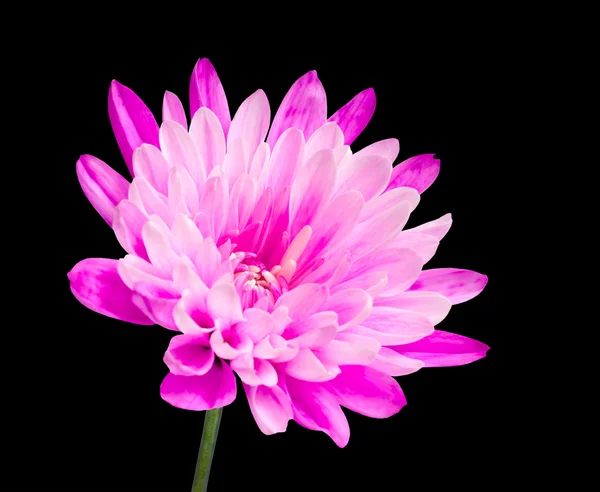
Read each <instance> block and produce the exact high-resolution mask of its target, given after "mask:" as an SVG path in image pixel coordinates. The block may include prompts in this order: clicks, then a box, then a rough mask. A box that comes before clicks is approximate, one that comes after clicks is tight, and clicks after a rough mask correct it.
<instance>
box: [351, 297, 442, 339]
mask: <svg viewBox="0 0 600 492" xmlns="http://www.w3.org/2000/svg"><path fill="white" fill-rule="evenodd" d="M349 331H351V332H353V333H357V334H359V335H366V336H371V337H373V338H374V339H375V340H377V341H378V342H379V343H381V345H384V346H386V345H398V344H403V343H411V342H414V341H416V340H420V339H421V338H424V337H426V336H428V335H430V334H431V333H433V324H431V322H430V321H429V320H428V319H427V318H426V317H425V316H420V315H418V314H415V313H411V312H409V311H402V310H400V309H394V308H388V307H381V306H375V307H374V308H373V309H372V310H371V315H370V316H369V317H368V318H367V319H366V320H365V321H363V323H362V325H361V326H356V327H352V328H349Z"/></svg>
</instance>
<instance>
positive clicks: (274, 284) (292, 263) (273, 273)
mask: <svg viewBox="0 0 600 492" xmlns="http://www.w3.org/2000/svg"><path fill="white" fill-rule="evenodd" d="M311 235H312V229H311V228H310V226H304V227H303V228H302V229H301V230H300V232H299V233H298V234H297V236H296V237H295V238H294V240H293V241H292V242H291V243H290V245H289V246H288V248H287V249H286V251H285V253H284V254H283V256H282V257H281V259H280V261H279V263H280V264H278V265H275V266H273V267H272V268H271V269H267V267H266V265H265V264H264V263H263V262H262V261H260V260H259V259H258V257H257V255H256V254H254V253H246V252H235V253H232V255H233V256H234V257H235V259H236V260H237V264H236V266H235V269H234V278H235V286H236V288H237V291H238V294H239V296H240V299H241V301H242V307H243V309H247V308H249V307H252V306H254V305H255V304H256V303H257V302H261V307H262V308H266V309H270V308H272V307H273V305H274V304H275V302H276V301H277V299H279V296H281V294H283V293H284V292H287V291H288V284H289V282H290V280H291V279H292V277H293V276H294V273H295V272H296V267H297V261H298V258H299V257H300V255H301V254H302V253H303V251H304V249H305V248H306V245H307V244H308V241H309V240H310V237H311Z"/></svg>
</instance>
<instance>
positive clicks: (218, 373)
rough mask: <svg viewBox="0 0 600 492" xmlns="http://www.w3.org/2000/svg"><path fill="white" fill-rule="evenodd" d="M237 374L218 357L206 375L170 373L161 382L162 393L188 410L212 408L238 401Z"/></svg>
mask: <svg viewBox="0 0 600 492" xmlns="http://www.w3.org/2000/svg"><path fill="white" fill-rule="evenodd" d="M235 394H236V385H235V376H234V375H233V372H232V370H231V368H230V367H229V366H228V365H227V364H226V363H225V362H222V361H218V360H216V361H215V363H214V365H213V366H212V368H211V369H210V371H208V372H207V373H206V374H204V375H203V376H176V375H175V374H171V373H169V374H167V376H166V377H165V379H164V380H163V382H162V384H161V385H160V396H161V397H162V398H163V400H165V401H166V402H168V403H170V404H171V405H173V406H175V407H178V408H183V409H185V410H212V409H213V408H220V407H224V406H225V405H229V404H230V403H231V402H233V400H235Z"/></svg>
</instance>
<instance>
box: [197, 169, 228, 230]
mask: <svg viewBox="0 0 600 492" xmlns="http://www.w3.org/2000/svg"><path fill="white" fill-rule="evenodd" d="M228 201H229V189H228V186H227V180H226V179H225V178H224V177H223V176H215V177H212V178H209V179H208V180H207V181H206V186H205V187H204V193H203V195H202V199H201V201H200V210H202V213H203V214H205V215H206V217H207V218H208V224H209V225H210V230H211V233H210V234H207V233H205V232H204V231H203V230H202V229H201V228H200V224H199V223H198V220H197V218H196V224H197V225H198V227H199V228H200V231H201V232H202V235H203V236H204V237H206V236H207V235H212V236H213V238H214V239H215V240H216V239H218V238H219V237H220V235H221V232H222V231H223V227H224V226H225V224H226V223H227V222H226V221H227V214H226V213H223V212H224V211H225V210H227V203H228Z"/></svg>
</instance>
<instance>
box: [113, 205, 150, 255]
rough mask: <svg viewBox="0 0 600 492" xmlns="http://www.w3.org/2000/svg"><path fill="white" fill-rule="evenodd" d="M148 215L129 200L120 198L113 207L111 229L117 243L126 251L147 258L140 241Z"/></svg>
mask: <svg viewBox="0 0 600 492" xmlns="http://www.w3.org/2000/svg"><path fill="white" fill-rule="evenodd" d="M147 220H148V217H147V216H146V215H145V214H144V213H143V212H142V211H141V210H140V209H139V208H138V207H137V206H136V205H135V204H134V203H133V202H131V201H130V200H121V202H120V203H119V205H117V208H116V209H115V217H114V220H113V229H114V231H115V235H116V236H117V240H118V241H119V244H120V245H121V246H123V249H124V250H125V251H127V252H128V253H131V254H135V255H136V256H139V257H140V258H143V259H144V260H147V259H148V255H147V253H146V248H145V247H144V243H143V241H142V228H143V227H144V224H145V223H146V221H147Z"/></svg>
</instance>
